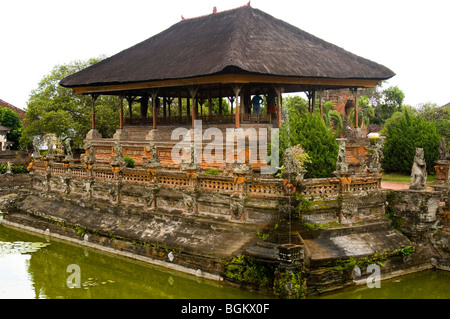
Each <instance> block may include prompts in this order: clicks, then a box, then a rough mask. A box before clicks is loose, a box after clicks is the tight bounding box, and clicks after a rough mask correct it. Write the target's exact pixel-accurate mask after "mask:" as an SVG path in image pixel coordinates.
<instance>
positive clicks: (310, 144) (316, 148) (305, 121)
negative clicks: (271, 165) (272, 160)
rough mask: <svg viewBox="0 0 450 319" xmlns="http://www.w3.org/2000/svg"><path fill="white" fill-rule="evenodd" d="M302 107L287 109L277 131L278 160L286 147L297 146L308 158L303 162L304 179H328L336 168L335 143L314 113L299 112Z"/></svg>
mask: <svg viewBox="0 0 450 319" xmlns="http://www.w3.org/2000/svg"><path fill="white" fill-rule="evenodd" d="M303 107H304V105H299V104H294V106H291V108H289V110H288V113H287V118H286V121H285V122H284V123H283V124H282V126H281V128H280V142H279V146H280V148H279V150H280V161H281V163H283V156H284V152H285V150H286V149H287V148H288V147H291V146H295V145H299V144H300V146H301V147H302V148H303V149H304V150H305V152H306V153H307V154H308V156H309V157H310V159H311V163H306V170H307V173H306V175H305V177H306V178H319V177H330V176H331V175H332V172H333V171H334V170H335V169H336V158H337V154H338V149H339V147H338V143H337V141H336V138H335V135H334V134H333V133H332V132H331V131H330V130H328V128H327V127H326V125H325V123H324V121H322V119H321V118H320V115H319V114H317V113H314V114H309V113H308V112H303V111H299V109H302V108H303Z"/></svg>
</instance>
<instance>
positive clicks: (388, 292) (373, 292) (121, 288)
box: [0, 226, 450, 302]
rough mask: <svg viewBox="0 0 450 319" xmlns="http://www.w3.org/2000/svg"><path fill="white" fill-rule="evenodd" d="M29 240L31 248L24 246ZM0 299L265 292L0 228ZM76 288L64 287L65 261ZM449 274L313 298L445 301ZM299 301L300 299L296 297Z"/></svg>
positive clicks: (414, 277)
mask: <svg viewBox="0 0 450 319" xmlns="http://www.w3.org/2000/svg"><path fill="white" fill-rule="evenodd" d="M30 243H34V245H32V246H34V247H35V248H34V249H30V245H28V244H30ZM0 245H1V251H0V282H1V285H0V299H266V298H270V296H267V295H264V294H261V293H256V292H250V291H247V290H244V289H239V288H235V287H231V286H229V285H227V284H225V283H222V282H217V281H213V280H207V279H202V278H198V277H196V276H192V275H188V274H183V273H180V272H177V271H172V270H168V269H164V268H161V267H157V266H152V265H148V264H144V263H141V262H137V261H132V260H129V259H126V258H122V257H118V256H113V255H109V254H105V253H103V252H99V251H96V250H93V249H90V248H86V247H82V246H77V245H71V244H68V243H66V242H62V241H60V240H56V239H53V238H49V237H45V236H38V235H35V234H31V233H28V232H24V231H19V230H15V229H11V228H8V227H5V226H0ZM73 264H75V265H78V266H79V267H80V270H81V273H80V275H81V276H80V279H81V287H80V288H76V287H74V288H69V286H68V284H67V281H68V279H70V278H69V276H70V275H71V274H72V272H71V271H69V272H68V271H67V268H68V266H69V265H73ZM449 291H450V273H449V272H446V271H438V270H427V271H422V272H418V273H414V274H410V275H405V276H400V277H397V278H393V279H389V280H386V281H382V282H381V288H379V289H377V288H368V287H367V286H366V285H361V286H357V287H352V288H349V289H344V290H341V291H337V292H333V293H328V294H323V295H319V296H314V297H311V298H314V299H317V298H319V299H322V298H323V299H328V298H342V299H448V297H449V294H448V292H449ZM299 302H301V301H299Z"/></svg>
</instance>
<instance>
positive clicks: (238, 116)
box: [233, 84, 242, 128]
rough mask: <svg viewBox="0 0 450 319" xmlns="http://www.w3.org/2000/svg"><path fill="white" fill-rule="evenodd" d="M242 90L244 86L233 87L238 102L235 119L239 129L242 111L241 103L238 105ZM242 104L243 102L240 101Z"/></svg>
mask: <svg viewBox="0 0 450 319" xmlns="http://www.w3.org/2000/svg"><path fill="white" fill-rule="evenodd" d="M241 89H242V84H234V85H233V91H234V98H235V101H236V111H235V113H234V118H235V127H236V128H239V127H240V115H241V114H240V111H239V108H240V106H239V103H238V99H239V93H240V91H241ZM239 102H242V101H239Z"/></svg>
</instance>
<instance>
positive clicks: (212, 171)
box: [205, 168, 220, 175]
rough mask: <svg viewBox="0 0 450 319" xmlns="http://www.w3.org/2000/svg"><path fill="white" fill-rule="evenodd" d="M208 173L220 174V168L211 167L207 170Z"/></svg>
mask: <svg viewBox="0 0 450 319" xmlns="http://www.w3.org/2000/svg"><path fill="white" fill-rule="evenodd" d="M205 174H206V175H220V170H218V169H215V168H210V169H209V170H207V171H206V172H205Z"/></svg>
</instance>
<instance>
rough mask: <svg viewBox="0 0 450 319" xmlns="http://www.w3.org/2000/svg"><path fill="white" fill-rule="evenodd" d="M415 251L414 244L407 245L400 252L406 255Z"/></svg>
mask: <svg viewBox="0 0 450 319" xmlns="http://www.w3.org/2000/svg"><path fill="white" fill-rule="evenodd" d="M413 252H414V248H413V247H412V246H405V247H403V248H401V249H400V251H399V254H400V255H402V256H403V257H404V256H408V255H411V254H412V253H413Z"/></svg>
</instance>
